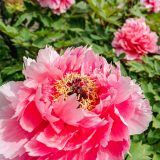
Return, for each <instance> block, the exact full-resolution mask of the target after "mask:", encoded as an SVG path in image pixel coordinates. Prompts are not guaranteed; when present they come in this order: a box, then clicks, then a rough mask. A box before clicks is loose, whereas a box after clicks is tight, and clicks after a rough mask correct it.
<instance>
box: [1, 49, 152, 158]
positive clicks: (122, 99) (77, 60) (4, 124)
mask: <svg viewBox="0 0 160 160" xmlns="http://www.w3.org/2000/svg"><path fill="white" fill-rule="evenodd" d="M24 66H25V67H24V70H23V73H24V75H25V77H26V80H25V81H22V82H9V83H7V84H5V85H3V86H1V87H0V104H1V111H0V155H1V159H7V160H8V159H11V160H24V159H25V160H122V159H123V158H124V154H125V153H126V152H127V151H128V150H129V146H130V135H133V134H140V133H142V132H143V131H144V130H146V129H147V127H148V125H149V122H150V121H151V115H152V113H151V109H150V106H149V103H148V101H147V100H146V99H144V96H143V94H142V90H141V89H140V87H139V86H138V85H137V84H135V82H134V81H132V80H131V79H130V78H129V77H123V76H121V74H120V69H119V67H118V66H117V67H116V68H115V67H113V66H112V65H110V64H108V63H107V62H106V60H105V59H104V58H102V57H100V56H98V55H95V54H94V53H93V51H92V50H91V49H90V48H85V47H84V48H82V47H79V48H75V49H67V50H66V51H65V53H64V55H63V56H59V55H58V54H57V53H56V51H54V50H53V49H52V48H50V47H49V48H45V49H42V50H40V51H39V54H38V57H37V60H36V61H35V60H32V59H30V58H28V59H26V58H25V62H24Z"/></svg>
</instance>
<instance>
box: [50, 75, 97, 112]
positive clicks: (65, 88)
mask: <svg viewBox="0 0 160 160" xmlns="http://www.w3.org/2000/svg"><path fill="white" fill-rule="evenodd" d="M54 88H55V91H56V94H54V95H53V99H54V100H55V101H56V100H58V98H59V97H60V96H62V95H63V96H64V98H67V97H68V96H69V95H71V94H74V93H75V94H76V95H77V100H78V101H79V102H80V106H79V107H80V108H83V109H87V110H92V109H93V108H94V107H95V104H96V102H97V100H98V95H97V88H96V85H95V82H94V80H92V79H91V78H90V77H89V76H87V75H80V74H76V73H72V74H66V76H65V77H64V78H63V79H61V80H58V81H56V82H55V83H54Z"/></svg>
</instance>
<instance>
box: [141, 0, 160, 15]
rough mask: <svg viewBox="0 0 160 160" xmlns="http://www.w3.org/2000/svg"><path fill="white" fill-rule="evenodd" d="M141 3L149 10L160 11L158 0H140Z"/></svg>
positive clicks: (159, 1) (159, 0)
mask: <svg viewBox="0 0 160 160" xmlns="http://www.w3.org/2000/svg"><path fill="white" fill-rule="evenodd" d="M141 3H142V4H144V5H145V7H146V8H148V9H149V10H150V11H151V12H155V13H157V12H159V11H160V0H141Z"/></svg>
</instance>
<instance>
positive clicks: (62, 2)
mask: <svg viewBox="0 0 160 160" xmlns="http://www.w3.org/2000/svg"><path fill="white" fill-rule="evenodd" d="M37 1H38V2H39V3H40V5H41V6H42V7H49V8H50V9H51V10H52V11H53V13H55V14H57V15H60V14H61V13H65V12H66V11H67V10H68V9H69V8H70V7H71V6H72V5H73V4H74V3H75V0H37Z"/></svg>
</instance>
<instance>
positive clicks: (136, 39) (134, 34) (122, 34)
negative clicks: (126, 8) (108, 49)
mask: <svg viewBox="0 0 160 160" xmlns="http://www.w3.org/2000/svg"><path fill="white" fill-rule="evenodd" d="M157 41H158V36H157V35H156V33H155V32H151V31H150V28H149V26H147V25H146V23H145V20H144V19H143V18H140V19H133V18H130V19H127V20H126V23H125V24H124V25H123V26H122V28H121V29H119V30H118V31H117V32H116V33H115V37H114V39H113V42H112V46H113V47H114V48H115V49H116V54H117V55H120V54H121V53H125V55H126V57H125V58H126V59H128V60H133V59H139V58H140V57H141V56H143V55H145V54H148V53H156V52H157V50H158V46H157Z"/></svg>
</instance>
